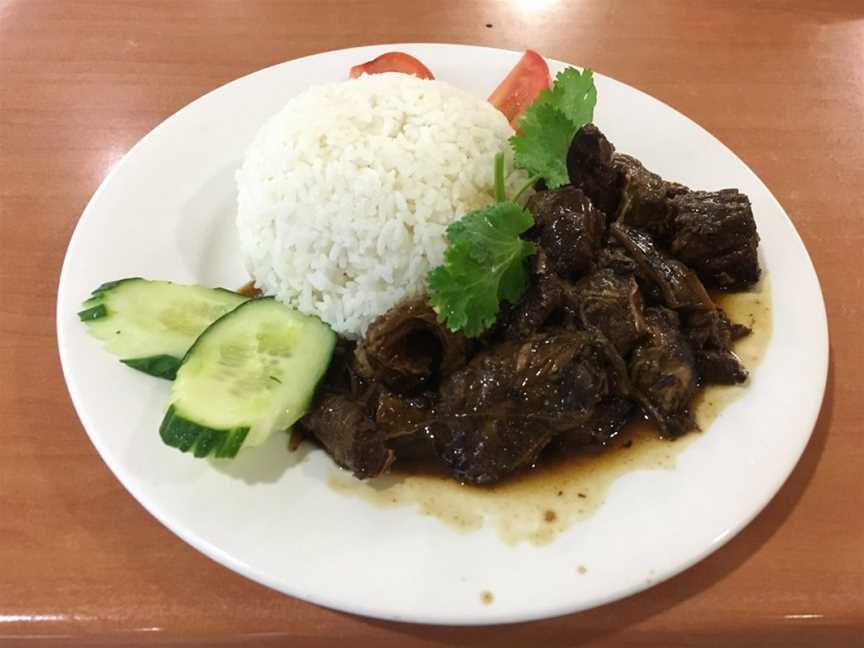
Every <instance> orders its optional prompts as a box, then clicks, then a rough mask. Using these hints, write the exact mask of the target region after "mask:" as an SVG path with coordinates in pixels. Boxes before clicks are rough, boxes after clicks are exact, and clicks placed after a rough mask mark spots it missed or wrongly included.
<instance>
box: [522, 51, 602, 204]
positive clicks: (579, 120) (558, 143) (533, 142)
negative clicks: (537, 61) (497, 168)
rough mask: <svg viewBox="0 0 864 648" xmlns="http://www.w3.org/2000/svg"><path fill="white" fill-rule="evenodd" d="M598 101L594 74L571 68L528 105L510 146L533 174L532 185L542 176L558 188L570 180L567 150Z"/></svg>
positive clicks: (553, 187) (548, 185)
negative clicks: (518, 131) (517, 132)
mask: <svg viewBox="0 0 864 648" xmlns="http://www.w3.org/2000/svg"><path fill="white" fill-rule="evenodd" d="M596 104H597V88H595V87H594V73H593V72H592V71H591V70H589V69H587V68H586V69H585V70H583V71H582V72H580V71H579V70H577V69H576V68H567V69H566V70H562V71H561V72H559V73H558V74H557V75H556V76H555V83H554V84H553V86H552V88H551V89H549V90H544V91H543V92H541V93H540V96H539V97H537V99H536V100H535V101H534V103H532V104H531V105H530V106H528V110H526V111H525V114H524V115H523V116H522V119H521V120H520V122H519V130H520V131H521V133H519V134H517V135H514V136H513V137H511V138H510V145H511V146H512V147H513V152H514V158H515V161H516V166H518V167H520V168H522V169H525V170H526V171H527V172H528V173H530V174H531V180H530V184H533V183H534V182H536V181H537V180H540V179H541V178H542V179H543V180H544V181H545V183H546V186H547V187H549V188H550V189H555V188H557V187H560V186H561V185H565V184H567V183H568V182H569V178H568V176H567V150H568V149H569V148H570V142H571V141H572V140H573V135H575V134H576V131H577V130H579V129H580V128H582V127H583V126H584V125H585V124H587V123H588V122H590V121H591V120H592V119H593V118H594V106H595V105H596ZM530 184H529V186H530Z"/></svg>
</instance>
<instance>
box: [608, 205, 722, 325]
mask: <svg viewBox="0 0 864 648" xmlns="http://www.w3.org/2000/svg"><path fill="white" fill-rule="evenodd" d="M609 231H610V232H611V234H612V236H613V237H615V239H616V240H617V241H618V242H619V243H620V244H621V245H622V246H623V247H624V248H625V249H626V250H627V252H628V254H629V255H630V256H631V257H633V260H634V261H636V263H637V264H638V265H639V269H640V271H641V273H642V274H643V276H646V277H649V278H650V279H651V280H652V281H653V282H654V284H655V285H656V286H657V287H658V288H659V289H660V291H661V292H662V294H663V298H664V300H665V302H666V305H667V306H668V307H669V308H673V309H675V310H714V303H713V302H712V301H711V298H710V297H709V296H708V293H707V292H706V291H705V286H703V285H702V282H701V281H699V277H697V276H696V273H694V272H693V271H692V270H690V268H688V267H687V266H686V265H684V264H683V263H681V262H680V261H678V260H677V259H673V258H672V257H671V256H669V255H668V254H665V253H664V252H663V251H662V250H660V248H658V247H657V246H656V245H655V244H654V240H653V239H652V238H651V236H650V235H649V234H647V233H646V232H644V231H642V230H640V229H636V228H635V227H631V226H629V225H625V224H623V223H620V222H616V223H613V224H612V226H611V227H610V228H609Z"/></svg>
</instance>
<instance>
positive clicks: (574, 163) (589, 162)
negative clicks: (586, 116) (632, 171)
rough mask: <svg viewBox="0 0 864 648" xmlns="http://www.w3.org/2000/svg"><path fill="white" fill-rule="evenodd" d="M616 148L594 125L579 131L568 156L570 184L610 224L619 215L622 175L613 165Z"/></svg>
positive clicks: (588, 125)
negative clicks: (582, 194)
mask: <svg viewBox="0 0 864 648" xmlns="http://www.w3.org/2000/svg"><path fill="white" fill-rule="evenodd" d="M614 153H615V147H614V146H612V144H611V142H609V140H607V139H606V136H605V135H603V133H601V132H600V129H599V128H597V127H596V126H595V125H594V124H585V125H584V126H583V127H582V128H580V129H579V130H578V131H576V135H574V136H573V140H572V141H571V142H570V149H569V150H568V152H567V173H568V175H569V176H570V183H571V184H572V185H573V186H574V187H578V188H579V189H581V190H582V191H583V192H584V193H585V195H586V196H588V198H590V199H591V202H592V203H593V204H594V206H595V207H596V208H597V209H599V210H600V211H602V212H603V213H604V214H606V216H607V217H608V218H607V220H611V218H612V217H614V216H615V214H616V213H617V211H618V202H619V200H620V198H621V181H622V174H621V172H620V170H619V169H617V168H615V167H614V166H613V165H612V156H613V154H614Z"/></svg>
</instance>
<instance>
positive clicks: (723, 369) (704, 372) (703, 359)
mask: <svg viewBox="0 0 864 648" xmlns="http://www.w3.org/2000/svg"><path fill="white" fill-rule="evenodd" d="M694 355H695V359H696V369H697V371H698V372H699V377H700V378H701V379H702V382H703V383H709V384H716V385H737V384H739V383H743V382H744V381H746V380H747V376H748V374H747V370H746V369H745V368H744V365H742V364H741V361H740V360H739V359H738V356H736V355H735V354H734V353H732V351H724V350H719V349H702V350H701V351H696V352H695V354H694Z"/></svg>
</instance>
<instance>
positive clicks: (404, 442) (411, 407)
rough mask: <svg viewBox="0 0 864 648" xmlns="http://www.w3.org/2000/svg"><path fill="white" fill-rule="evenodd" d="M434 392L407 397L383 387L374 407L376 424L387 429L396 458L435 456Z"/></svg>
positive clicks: (390, 446) (426, 457)
mask: <svg viewBox="0 0 864 648" xmlns="http://www.w3.org/2000/svg"><path fill="white" fill-rule="evenodd" d="M434 400H435V394H424V395H420V396H413V397H410V398H408V397H404V396H398V395H396V394H394V393H392V392H389V391H386V390H382V391H381V392H380V393H379V395H378V402H377V405H376V407H375V425H376V426H377V427H378V428H379V429H380V430H382V431H383V432H384V435H385V437H386V443H387V447H388V448H390V449H391V450H392V451H393V452H394V453H395V455H396V457H397V459H400V460H410V461H416V460H419V459H432V458H436V455H435V447H434V445H433V442H432V438H431V436H430V435H429V425H430V424H431V423H432V421H433V417H434V416H435V410H434Z"/></svg>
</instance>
